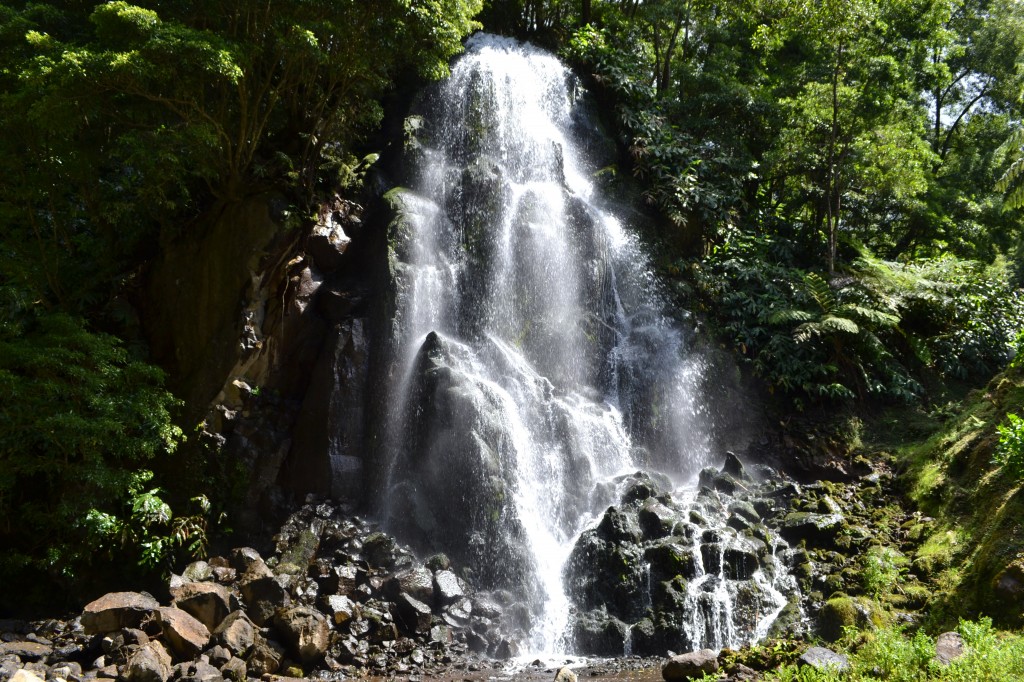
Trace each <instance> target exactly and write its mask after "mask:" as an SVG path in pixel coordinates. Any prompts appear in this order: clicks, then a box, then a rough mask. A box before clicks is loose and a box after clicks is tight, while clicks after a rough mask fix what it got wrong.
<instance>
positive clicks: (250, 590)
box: [239, 573, 291, 627]
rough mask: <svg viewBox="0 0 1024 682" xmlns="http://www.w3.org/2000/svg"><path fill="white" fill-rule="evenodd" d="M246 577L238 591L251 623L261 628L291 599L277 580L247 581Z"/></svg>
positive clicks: (273, 578)
mask: <svg viewBox="0 0 1024 682" xmlns="http://www.w3.org/2000/svg"><path fill="white" fill-rule="evenodd" d="M248 575H249V573H247V574H246V578H243V581H242V583H241V585H240V587H239V590H240V591H241V593H242V599H243V600H244V601H245V606H246V611H247V613H248V614H249V617H250V618H251V619H252V622H253V623H255V624H256V625H259V626H260V627H262V626H263V625H264V623H266V622H267V621H268V620H270V619H271V618H272V617H273V615H274V613H276V612H277V610H278V609H281V608H284V607H285V606H288V604H289V603H290V602H291V599H290V598H289V596H288V592H287V591H286V590H285V589H284V585H282V581H281V580H280V579H279V578H277V577H274V576H264V577H259V578H254V579H249V578H248Z"/></svg>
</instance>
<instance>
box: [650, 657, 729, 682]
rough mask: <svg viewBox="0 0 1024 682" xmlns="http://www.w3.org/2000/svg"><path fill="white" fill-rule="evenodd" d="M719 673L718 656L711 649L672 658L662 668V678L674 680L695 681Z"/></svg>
mask: <svg viewBox="0 0 1024 682" xmlns="http://www.w3.org/2000/svg"><path fill="white" fill-rule="evenodd" d="M717 672H718V654H717V653H715V652H714V651H712V650H711V649H700V650H698V651H691V652H690V653H688V654H678V655H676V656H673V657H671V658H670V659H668V660H667V661H665V664H664V665H663V666H662V667H661V676H662V677H663V678H664V679H665V680H668V681H669V682H671V681H672V680H694V679H700V678H702V677H704V676H705V675H710V674H714V673H717Z"/></svg>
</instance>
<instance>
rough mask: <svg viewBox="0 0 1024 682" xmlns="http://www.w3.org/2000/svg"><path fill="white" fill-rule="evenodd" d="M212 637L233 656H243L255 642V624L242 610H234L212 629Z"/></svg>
mask: <svg viewBox="0 0 1024 682" xmlns="http://www.w3.org/2000/svg"><path fill="white" fill-rule="evenodd" d="M213 635H214V637H216V638H217V641H218V642H220V643H221V644H222V645H223V646H224V647H225V648H226V649H227V650H228V651H230V652H231V653H232V655H234V656H245V655H246V654H248V653H249V649H250V648H252V645H253V644H254V643H255V642H256V625H255V624H254V623H253V622H252V621H251V620H249V617H248V616H247V615H245V613H244V612H242V611H234V612H232V613H230V614H228V616H227V617H226V618H225V619H224V620H222V621H221V623H220V625H219V626H217V629H216V630H214V633H213Z"/></svg>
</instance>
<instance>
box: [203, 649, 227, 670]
mask: <svg viewBox="0 0 1024 682" xmlns="http://www.w3.org/2000/svg"><path fill="white" fill-rule="evenodd" d="M206 657H207V658H209V659H210V663H211V664H212V665H215V666H217V667H218V668H220V667H222V666H223V665H224V664H225V663H227V662H228V661H230V660H231V659H232V658H234V655H232V653H231V651H230V650H229V649H228V648H227V647H226V646H221V645H220V644H218V645H216V646H212V647H210V648H209V649H208V650H207V652H206Z"/></svg>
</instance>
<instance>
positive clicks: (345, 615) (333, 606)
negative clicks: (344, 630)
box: [324, 594, 358, 625]
mask: <svg viewBox="0 0 1024 682" xmlns="http://www.w3.org/2000/svg"><path fill="white" fill-rule="evenodd" d="M324 606H325V610H326V612H327V615H328V617H330V619H331V620H332V621H334V624H335V625H341V624H343V623H347V622H348V621H350V620H352V619H353V618H355V617H356V614H357V613H358V607H357V606H356V604H355V602H353V601H352V600H351V599H349V598H348V597H345V596H343V595H340V594H332V595H331V596H329V597H327V599H326V600H325V605H324Z"/></svg>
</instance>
